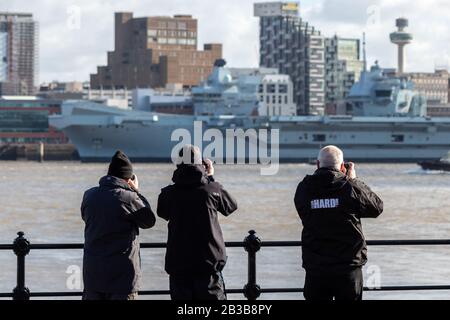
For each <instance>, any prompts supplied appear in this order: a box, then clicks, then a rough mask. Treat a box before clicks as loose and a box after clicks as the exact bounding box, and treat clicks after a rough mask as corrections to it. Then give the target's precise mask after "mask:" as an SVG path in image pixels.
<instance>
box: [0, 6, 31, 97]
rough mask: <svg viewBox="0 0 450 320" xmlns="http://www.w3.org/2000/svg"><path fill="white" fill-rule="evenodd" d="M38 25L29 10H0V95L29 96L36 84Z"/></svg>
mask: <svg viewBox="0 0 450 320" xmlns="http://www.w3.org/2000/svg"><path fill="white" fill-rule="evenodd" d="M38 32H39V26H38V23H37V22H36V21H34V20H33V15H32V14H30V13H12V12H7V13H4V12H3V13H2V12H0V95H33V94H34V93H35V91H36V87H37V85H38V81H39V79H38V72H39V65H38V61H39V34H38Z"/></svg>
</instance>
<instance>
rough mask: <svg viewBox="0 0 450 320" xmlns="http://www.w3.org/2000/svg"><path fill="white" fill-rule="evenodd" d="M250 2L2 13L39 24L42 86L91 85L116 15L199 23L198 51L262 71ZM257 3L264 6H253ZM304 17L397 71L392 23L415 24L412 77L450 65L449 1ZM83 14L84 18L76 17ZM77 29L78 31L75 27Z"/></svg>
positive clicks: (317, 11) (402, 2)
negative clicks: (212, 49) (207, 47)
mask: <svg viewBox="0 0 450 320" xmlns="http://www.w3.org/2000/svg"><path fill="white" fill-rule="evenodd" d="M254 2H255V1H253V0H226V1H223V0H222V1H216V0H126V1H119V0H34V1H30V0H0V11H20V12H31V13H33V15H34V17H35V19H36V20H37V21H39V24H40V53H39V55H40V59H39V60H40V80H41V81H51V80H60V81H71V80H79V81H81V80H88V79H89V74H90V73H93V72H95V70H96V66H97V65H104V64H105V63H106V52H107V51H108V50H110V51H111V50H112V49H113V44H114V43H113V36H114V29H113V20H114V12H116V11H132V12H134V15H135V16H151V15H174V14H192V15H193V16H194V17H195V18H197V19H198V21H199V32H198V34H199V45H200V46H203V43H205V42H220V43H223V44H224V58H225V59H226V60H227V61H228V65H229V66H232V67H256V66H257V65H258V19H257V18H255V17H253V3H254ZM256 2H261V1H260V0H259V1H256ZM300 7H301V8H300V13H301V16H302V17H303V18H304V19H305V20H306V21H308V22H309V23H310V24H311V25H313V26H315V27H316V28H318V29H319V30H321V31H322V33H323V34H324V35H326V36H333V35H334V34H338V35H339V36H342V37H359V38H360V37H361V35H362V33H363V31H365V32H366V34H367V55H368V60H369V63H370V64H371V63H373V62H374V61H375V60H379V62H380V64H381V65H382V66H383V67H395V66H396V61H397V60H396V48H395V46H394V45H392V44H391V43H390V42H389V33H390V32H392V31H394V30H395V18H397V17H399V16H405V17H407V18H409V20H410V28H409V31H410V32H412V33H413V34H414V42H413V43H412V44H411V45H409V46H408V47H407V64H406V68H407V70H408V71H430V72H431V71H433V70H434V66H435V65H436V64H437V65H447V64H448V61H449V53H450V32H449V30H448V26H449V21H450V20H449V17H450V1H448V0H427V1H424V0H303V1H300ZM78 12H79V13H80V14H79V15H78ZM78 22H79V23H78Z"/></svg>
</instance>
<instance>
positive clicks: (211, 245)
mask: <svg viewBox="0 0 450 320" xmlns="http://www.w3.org/2000/svg"><path fill="white" fill-rule="evenodd" d="M172 181H173V182H174V184H173V185H169V186H168V187H166V188H164V189H162V190H161V194H160V195H159V199H158V209H157V214H158V216H160V217H161V218H163V219H165V220H167V221H168V222H169V223H168V229H169V232H168V240H167V252H166V265H165V269H166V271H167V273H169V274H170V275H195V274H203V273H208V272H214V271H221V270H222V269H223V267H224V266H225V263H226V258H227V256H226V250H225V243H224V240H223V236H222V230H221V228H220V225H219V220H218V212H220V213H221V214H223V215H224V216H228V215H230V214H231V213H233V212H234V211H235V210H236V209H237V204H236V201H235V200H234V199H233V198H232V197H231V195H230V194H229V193H228V192H227V191H226V190H225V189H224V188H223V187H222V186H221V185H220V184H219V183H218V182H215V181H214V179H212V178H211V177H207V176H206V175H205V171H204V168H203V166H201V165H181V166H179V167H178V169H177V170H176V171H175V172H174V174H173V178H172Z"/></svg>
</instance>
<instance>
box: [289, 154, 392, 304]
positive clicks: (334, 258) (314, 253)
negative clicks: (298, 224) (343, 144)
mask: <svg viewBox="0 0 450 320" xmlns="http://www.w3.org/2000/svg"><path fill="white" fill-rule="evenodd" d="M294 202H295V207H296V209H297V212H298V214H299V216H300V219H301V220H302V223H303V232H302V258H303V268H304V269H305V271H306V277H305V287H304V293H303V294H304V297H305V299H306V300H333V299H336V300H361V299H362V292H363V276H362V267H363V266H364V265H365V264H366V262H367V246H366V242H365V239H364V236H363V231H362V226H361V218H376V217H378V216H379V215H380V214H381V213H382V212H383V201H382V200H381V199H380V198H379V197H378V196H377V195H376V194H375V193H374V192H372V191H371V190H370V188H369V187H368V186H367V185H365V184H364V183H363V182H362V181H361V180H359V179H357V178H356V171H355V165H354V164H353V163H351V162H350V163H348V164H346V163H345V162H344V154H343V152H342V150H340V149H339V148H338V147H335V146H327V147H325V148H323V149H322V150H320V152H319V156H318V158H317V171H316V172H315V173H314V174H313V175H308V176H306V177H305V178H304V179H303V181H302V182H301V183H300V184H299V185H298V188H297V192H296V194H295V199H294Z"/></svg>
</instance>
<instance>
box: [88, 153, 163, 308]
mask: <svg viewBox="0 0 450 320" xmlns="http://www.w3.org/2000/svg"><path fill="white" fill-rule="evenodd" d="M81 216H82V218H83V220H84V222H85V230H84V237H85V243H84V257H83V281H84V294H83V300H134V299H135V298H136V297H137V292H138V290H139V286H140V280H141V267H140V263H141V261H140V255H139V239H138V236H139V228H142V229H149V228H151V227H153V226H154V224H155V215H154V213H153V211H152V209H151V208H150V204H149V203H148V201H147V200H146V199H145V197H144V196H143V195H141V194H140V193H139V182H138V179H137V177H136V175H135V174H134V173H133V167H132V164H131V162H130V160H129V159H128V157H127V156H126V155H125V154H124V153H123V152H121V151H117V152H116V154H115V155H114V156H113V158H112V160H111V163H110V165H109V169H108V175H107V176H105V177H103V178H101V179H100V182H99V186H98V187H94V188H92V189H89V190H88V191H86V192H85V194H84V197H83V203H82V204H81Z"/></svg>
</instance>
